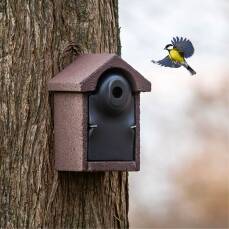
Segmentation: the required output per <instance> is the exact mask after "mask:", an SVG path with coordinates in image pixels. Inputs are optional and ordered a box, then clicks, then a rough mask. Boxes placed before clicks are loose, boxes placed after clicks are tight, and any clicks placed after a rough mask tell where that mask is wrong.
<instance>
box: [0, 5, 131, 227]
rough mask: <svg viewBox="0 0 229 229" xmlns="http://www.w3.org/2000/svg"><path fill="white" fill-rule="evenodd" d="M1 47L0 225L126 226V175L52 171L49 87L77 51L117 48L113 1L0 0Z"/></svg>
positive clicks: (120, 173) (115, 13) (117, 36)
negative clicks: (51, 80)
mask: <svg viewBox="0 0 229 229" xmlns="http://www.w3.org/2000/svg"><path fill="white" fill-rule="evenodd" d="M0 46H1V48H0V65H1V66H0V228H15V227H17V228H25V227H26V228H37V227H46V228H55V227H56V228H73V227H74V228H95V227H97V228H127V227H128V217H127V213H128V177H127V176H128V174H127V173H125V172H123V173H122V172H97V173H74V172H57V171H55V169H54V167H53V164H54V152H53V119H52V96H49V93H48V91H47V81H48V80H49V79H50V78H51V77H53V76H54V75H55V74H56V73H58V72H59V71H60V70H61V69H62V68H64V67H65V66H66V65H67V64H69V63H70V62H72V61H73V60H74V59H75V58H76V57H77V54H78V53H79V52H83V53H91V52H93V53H94V52H97V53H99V52H116V53H120V42H119V26H118V2H117V0H39V1H38V0H1V1H0ZM63 118H64V117H63Z"/></svg>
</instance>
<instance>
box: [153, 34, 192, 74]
mask: <svg viewBox="0 0 229 229" xmlns="http://www.w3.org/2000/svg"><path fill="white" fill-rule="evenodd" d="M171 43H172V44H168V45H166V46H165V48H164V49H165V50H167V51H168V52H169V55H168V56H166V57H165V58H164V59H162V60H159V61H154V60H152V62H153V63H155V64H159V65H161V66H164V67H170V68H179V67H180V66H183V67H185V68H186V69H187V70H188V71H189V72H190V73H191V75H195V74H196V72H195V71H194V70H193V69H192V68H191V67H190V66H189V65H188V63H187V62H186V60H185V58H188V57H191V56H192V55H193V53H194V48H193V45H192V43H191V41H190V40H188V39H187V38H183V37H180V38H179V37H176V38H175V37H174V38H173V39H172V40H171Z"/></svg>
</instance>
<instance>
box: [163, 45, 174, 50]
mask: <svg viewBox="0 0 229 229" xmlns="http://www.w3.org/2000/svg"><path fill="white" fill-rule="evenodd" d="M164 49H165V50H168V51H170V50H172V49H173V45H172V44H168V45H166V46H165V48H164Z"/></svg>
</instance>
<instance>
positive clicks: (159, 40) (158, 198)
mask: <svg viewBox="0 0 229 229" xmlns="http://www.w3.org/2000/svg"><path fill="white" fill-rule="evenodd" d="M119 10H120V26H121V42H122V57H123V58H124V59H125V60H126V61H128V62H129V63H130V64H131V65H133V66H134V67H135V68H136V69H137V70H139V72H140V73H142V74H143V75H144V76H145V77H146V78H147V79H149V80H150V81H151V83H152V92H151V93H146V94H142V97H141V98H142V100H141V171H140V172H138V173H130V227H131V228H144V227H147V228H160V227H164V228H171V227H173V228H228V227H229V62H228V59H229V58H228V56H229V54H228V51H229V1H228V0H217V1H216V0H202V1H198V0H192V1H187V0H183V1H182V0H173V1H168V0H167V1H166V0H144V1H137V0H132V1H128V0H120V2H119ZM173 36H183V37H187V38H189V39H190V40H191V41H192V42H193V45H194V47H195V53H194V55H193V57H191V58H190V59H187V61H188V63H189V64H190V65H191V67H192V68H194V69H195V70H196V72H197V75H196V76H190V75H189V73H188V72H187V71H186V70H185V69H184V68H178V69H170V68H163V67H161V66H158V65H154V64H152V63H151V62H150V60H151V59H155V60H159V59H161V58H163V57H164V56H165V55H167V53H166V51H165V50H163V48H164V46H165V45H166V44H168V43H170V40H171V39H172V37H173Z"/></svg>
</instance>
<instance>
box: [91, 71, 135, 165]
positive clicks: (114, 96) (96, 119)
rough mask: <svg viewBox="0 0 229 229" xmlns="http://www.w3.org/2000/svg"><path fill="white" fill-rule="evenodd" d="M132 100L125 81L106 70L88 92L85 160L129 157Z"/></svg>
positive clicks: (132, 130)
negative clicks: (101, 78) (94, 91)
mask: <svg viewBox="0 0 229 229" xmlns="http://www.w3.org/2000/svg"><path fill="white" fill-rule="evenodd" d="M134 103H135V101H134V96H133V95H132V91H131V86H130V84H129V82H128V81H127V80H126V79H125V78H124V77H123V76H122V75H121V74H119V73H117V72H116V73H108V74H107V75H106V76H104V78H103V80H102V81H101V82H99V87H98V89H97V91H96V93H94V94H92V95H90V96H89V124H88V160H89V161H133V160H134V159H135V158H134V150H135V127H136V126H135V104H134Z"/></svg>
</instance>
